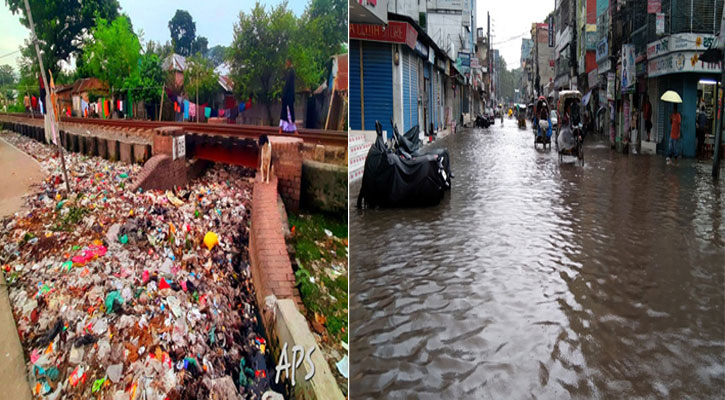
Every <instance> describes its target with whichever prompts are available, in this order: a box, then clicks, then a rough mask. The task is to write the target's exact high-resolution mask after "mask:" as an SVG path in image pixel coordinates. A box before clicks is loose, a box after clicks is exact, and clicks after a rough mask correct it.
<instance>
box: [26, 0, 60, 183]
mask: <svg viewBox="0 0 725 400" xmlns="http://www.w3.org/2000/svg"><path fill="white" fill-rule="evenodd" d="M25 11H26V12H27V13H28V22H30V34H31V35H32V36H31V38H32V40H33V44H34V45H35V54H36V55H37V56H38V64H40V76H41V77H42V78H43V85H44V86H45V88H46V91H45V99H46V100H45V104H50V102H49V101H48V99H49V98H50V86H48V79H47V78H46V77H45V67H43V57H41V55H40V47H39V46H38V37H37V36H36V35H35V23H34V22H33V14H32V13H31V12H30V4H28V0H25ZM46 108H47V109H48V110H47V114H46V118H50V126H51V129H52V130H53V139H54V140H55V144H56V145H57V146H58V153H60V163H61V166H62V167H63V179H64V180H65V188H66V190H67V191H68V195H69V196H70V181H68V171H67V170H66V168H65V157H64V156H63V148H62V147H61V145H60V138H58V137H57V136H56V133H55V132H56V131H58V124H57V121H56V120H55V118H54V117H53V114H55V113H54V112H53V106H52V105H51V106H50V107H46Z"/></svg>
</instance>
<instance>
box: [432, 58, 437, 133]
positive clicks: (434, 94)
mask: <svg viewBox="0 0 725 400" xmlns="http://www.w3.org/2000/svg"><path fill="white" fill-rule="evenodd" d="M437 82H438V71H437V70H436V69H435V68H433V73H432V74H431V78H430V95H431V102H430V105H431V106H430V110H431V115H432V116H433V130H434V131H437V130H438V84H437Z"/></svg>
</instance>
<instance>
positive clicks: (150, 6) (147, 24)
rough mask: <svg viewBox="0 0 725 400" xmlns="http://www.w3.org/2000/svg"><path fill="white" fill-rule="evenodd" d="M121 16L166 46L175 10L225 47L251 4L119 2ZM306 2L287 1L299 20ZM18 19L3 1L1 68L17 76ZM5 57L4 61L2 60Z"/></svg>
mask: <svg viewBox="0 0 725 400" xmlns="http://www.w3.org/2000/svg"><path fill="white" fill-rule="evenodd" d="M281 2H282V0H265V1H262V3H264V4H266V5H267V7H272V6H276V5H277V4H279V3H281ZM119 3H120V4H121V12H122V13H126V14H128V16H129V17H131V22H132V23H133V27H134V30H136V31H137V33H138V31H139V29H143V40H144V43H145V42H146V41H148V40H154V41H159V42H162V43H164V42H166V41H167V40H171V36H170V34H169V20H171V18H172V17H173V16H174V14H175V13H176V10H177V9H181V10H187V11H188V12H189V14H191V17H192V18H193V19H194V22H196V35H197V36H204V37H206V38H207V39H208V40H209V47H212V46H216V45H219V44H221V45H225V46H228V45H230V44H231V42H232V40H233V32H234V31H233V30H234V23H235V22H237V21H238V20H239V12H240V11H244V12H249V11H251V10H252V8H253V7H254V4H255V1H254V0H207V1H203V0H202V1H200V0H195V1H194V0H174V1H170V0H119ZM307 3H308V1H307V0H290V1H289V2H288V7H289V8H290V9H291V10H292V12H294V13H295V15H297V16H300V15H301V14H302V13H303V12H304V10H305V7H306V6H307ZM18 18H19V16H18V15H13V14H12V13H11V12H10V10H9V9H8V7H7V5H6V4H5V2H4V1H0V27H1V28H0V35H1V37H2V40H0V64H10V65H12V66H13V68H15V69H16V72H17V65H18V64H17V63H18V58H19V57H20V53H14V54H11V55H9V56H5V55H6V54H8V53H12V52H15V51H17V50H18V47H19V46H21V45H22V44H23V42H24V40H25V39H27V38H28V37H29V36H30V33H29V30H28V29H27V28H25V27H24V26H23V25H21V24H20V22H19V20H18ZM3 56H5V57H3Z"/></svg>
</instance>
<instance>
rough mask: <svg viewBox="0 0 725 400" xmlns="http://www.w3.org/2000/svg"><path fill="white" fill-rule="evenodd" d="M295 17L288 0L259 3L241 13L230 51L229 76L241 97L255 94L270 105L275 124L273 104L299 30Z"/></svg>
mask: <svg viewBox="0 0 725 400" xmlns="http://www.w3.org/2000/svg"><path fill="white" fill-rule="evenodd" d="M296 24H297V21H296V18H295V16H294V14H293V13H292V11H291V10H289V9H288V8H287V3H286V2H283V3H281V4H279V5H278V6H276V7H272V8H270V10H269V12H267V10H266V9H265V7H264V6H263V5H261V4H260V3H259V2H257V3H256V4H255V6H254V9H252V11H251V13H249V14H247V13H244V12H240V13H239V22H238V23H236V24H234V41H233V43H232V46H231V49H230V51H229V55H228V56H229V64H230V65H229V66H230V76H231V78H232V80H233V82H234V91H235V92H236V94H237V95H238V96H239V97H243V98H246V97H247V95H248V94H250V93H251V94H252V95H253V96H254V98H255V99H256V100H257V102H258V103H261V104H264V105H265V107H266V108H267V118H268V120H269V124H272V123H273V118H272V110H271V103H272V101H274V100H276V99H277V98H278V97H279V94H280V92H281V89H282V85H283V82H282V79H283V73H284V71H283V66H284V61H285V58H286V57H287V55H288V50H289V43H290V40H291V39H292V38H293V37H294V35H295V33H296Z"/></svg>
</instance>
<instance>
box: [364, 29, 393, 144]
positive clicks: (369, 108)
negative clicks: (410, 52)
mask: <svg viewBox="0 0 725 400" xmlns="http://www.w3.org/2000/svg"><path fill="white" fill-rule="evenodd" d="M366 77H368V78H366ZM363 84H364V86H365V87H364V90H365V93H364V95H365V129H366V130H374V129H375V121H376V120H377V121H380V122H381V123H382V124H383V126H387V124H386V123H385V122H386V121H390V117H391V116H392V114H393V58H392V52H391V50H390V45H389V44H385V43H375V42H363Z"/></svg>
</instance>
